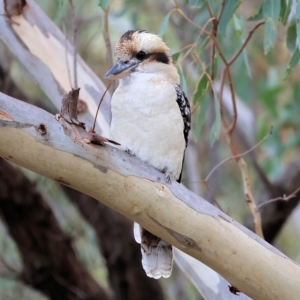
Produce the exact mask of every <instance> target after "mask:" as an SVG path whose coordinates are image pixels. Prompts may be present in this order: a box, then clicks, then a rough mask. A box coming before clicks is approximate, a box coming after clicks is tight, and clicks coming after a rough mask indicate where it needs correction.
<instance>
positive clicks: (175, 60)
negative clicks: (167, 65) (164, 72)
mask: <svg viewBox="0 0 300 300" xmlns="http://www.w3.org/2000/svg"><path fill="white" fill-rule="evenodd" d="M180 53H181V52H180V51H179V52H176V53H174V54H172V60H173V64H174V65H175V64H176V63H177V60H178V58H179V56H180Z"/></svg>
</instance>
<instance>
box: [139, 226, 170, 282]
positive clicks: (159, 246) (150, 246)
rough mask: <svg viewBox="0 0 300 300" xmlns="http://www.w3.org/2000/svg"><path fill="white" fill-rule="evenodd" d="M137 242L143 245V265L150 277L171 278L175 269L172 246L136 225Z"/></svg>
mask: <svg viewBox="0 0 300 300" xmlns="http://www.w3.org/2000/svg"><path fill="white" fill-rule="evenodd" d="M133 232H134V238H135V241H136V242H137V243H139V244H141V252H142V264H143V268H144V270H145V272H146V274H147V276H149V277H153V278H155V279H158V278H160V277H161V276H162V277H165V278H167V277H169V276H170V275H171V273H172V267H173V249H172V245H171V244H169V243H167V242H166V241H164V240H162V239H161V238H159V237H157V236H155V235H154V234H152V233H150V232H149V231H147V230H146V229H144V228H142V227H141V226H140V225H139V224H137V223H134V227H133Z"/></svg>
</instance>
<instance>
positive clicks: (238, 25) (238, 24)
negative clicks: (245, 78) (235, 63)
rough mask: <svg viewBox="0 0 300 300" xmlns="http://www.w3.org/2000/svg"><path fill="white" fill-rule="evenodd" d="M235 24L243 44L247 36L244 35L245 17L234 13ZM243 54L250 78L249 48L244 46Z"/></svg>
mask: <svg viewBox="0 0 300 300" xmlns="http://www.w3.org/2000/svg"><path fill="white" fill-rule="evenodd" d="M233 24H234V28H235V31H236V33H237V34H236V35H237V36H238V37H240V41H241V44H243V43H244V41H245V37H244V34H243V33H244V32H245V23H244V20H243V19H240V18H238V17H237V16H236V15H235V14H234V15H233ZM242 56H243V60H244V63H245V66H246V69H247V73H248V75H249V77H250V78H252V74H251V68H250V64H249V60H248V52H247V49H246V48H244V49H243V52H242Z"/></svg>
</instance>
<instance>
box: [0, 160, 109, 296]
mask: <svg viewBox="0 0 300 300" xmlns="http://www.w3.org/2000/svg"><path fill="white" fill-rule="evenodd" d="M0 215H1V217H2V218H3V220H4V222H5V223H6V224H7V227H8V229H9V232H10V234H11V236H12V237H13V239H14V240H15V242H16V243H17V245H18V248H19V250H20V252H21V255H22V259H23V271H22V274H21V275H20V278H21V280H22V281H23V282H24V283H26V284H28V285H30V286H32V287H33V288H35V289H38V290H40V291H41V292H43V293H44V294H45V295H47V296H48V297H50V299H53V300H54V299H55V300H77V299H86V300H98V299H110V297H109V296H108V295H107V293H106V292H105V291H104V290H103V289H102V288H101V287H100V286H99V285H98V284H97V283H96V282H95V280H94V279H93V278H92V277H91V276H90V274H89V273H88V272H87V271H86V270H85V269H84V267H83V266H82V265H81V264H80V262H79V261H78V259H77V257H76V254H75V252H74V250H73V248H72V246H71V240H70V238H69V237H68V236H66V235H65V234H64V232H63V231H62V230H61V228H60V227H59V224H58V222H57V220H56V219H55V216H54V214H53V212H52V210H51V208H50V207H49V206H48V204H47V203H46V202H45V201H44V200H43V198H42V196H41V195H40V194H39V192H38V191H37V190H36V188H35V185H34V184H33V183H32V182H30V181H29V180H28V179H27V178H26V177H25V176H24V175H23V174H22V173H21V172H20V171H19V170H17V169H16V168H15V167H13V166H12V165H11V164H9V163H8V162H6V161H5V160H4V159H1V158H0Z"/></svg>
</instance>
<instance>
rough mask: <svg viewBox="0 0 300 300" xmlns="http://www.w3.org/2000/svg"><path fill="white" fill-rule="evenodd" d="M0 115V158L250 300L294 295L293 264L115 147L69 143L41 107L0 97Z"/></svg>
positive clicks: (299, 274)
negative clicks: (152, 239) (94, 206)
mask: <svg viewBox="0 0 300 300" xmlns="http://www.w3.org/2000/svg"><path fill="white" fill-rule="evenodd" d="M0 110H1V112H0V116H1V118H2V120H1V121H0V137H1V140H0V155H1V156H3V157H5V158H6V159H9V160H11V161H13V162H15V163H17V164H20V165H22V166H24V167H26V168H28V169H31V170H33V171H34V172H36V173H39V174H41V175H43V176H46V177H49V178H52V179H54V180H56V181H59V182H61V183H64V184H66V185H69V186H71V187H73V188H76V189H78V190H80V191H82V192H84V193H86V194H88V195H90V196H92V197H94V198H96V199H98V200H101V201H102V202H103V203H104V204H106V205H108V206H110V207H111V208H113V209H115V210H117V211H118V212H120V213H122V214H124V215H125V216H127V217H129V218H131V219H133V220H134V221H136V222H139V223H140V224H141V225H142V226H143V227H145V228H146V229H148V230H150V231H151V232H153V233H154V234H156V235H158V236H160V237H162V238H164V239H165V240H166V241H168V242H170V243H172V244H173V245H175V246H176V247H177V248H179V249H181V250H182V251H184V252H186V253H187V254H189V255H191V256H193V257H195V258H197V259H198V260H200V261H202V262H203V263H205V264H207V265H208V266H210V267H211V268H213V269H214V270H216V271H217V272H218V273H220V274H221V275H222V276H223V277H225V278H226V279H227V280H228V281H229V282H230V283H231V284H232V285H233V286H234V287H236V288H237V289H238V290H240V291H242V292H244V293H245V294H247V295H248V296H250V297H252V298H260V299H296V298H295V297H297V296H295V295H299V294H300V280H299V278H300V267H299V266H298V265H297V264H295V263H294V262H292V261H291V260H290V259H288V258H287V257H286V256H284V255H283V254H282V253H280V252H279V251H278V250H277V249H275V248H273V247H272V246H271V245H269V244H268V243H266V242H265V241H263V240H262V239H260V238H259V237H258V236H256V235H255V234H253V233H252V232H251V231H249V230H247V229H246V228H244V227H243V226H241V225H240V224H238V223H237V222H235V221H234V220H233V219H231V218H229V217H228V216H227V215H225V214H224V213H222V212H221V211H219V210H218V209H217V208H215V207H213V206H212V205H210V204H209V203H207V202H206V201H204V200H203V199H202V198H200V197H197V196H196V195H194V194H193V193H191V192H190V191H189V190H187V189H186V188H184V187H183V186H182V185H180V184H177V183H176V182H172V183H168V182H167V181H166V179H165V178H164V175H163V174H161V173H160V172H159V171H157V170H155V169H153V168H151V167H148V166H147V165H146V164H144V163H142V162H141V161H139V160H138V159H137V158H135V157H131V156H129V155H128V154H126V153H123V152H121V151H119V150H117V149H114V148H111V147H109V146H106V147H103V146H94V145H90V144H88V145H87V144H85V143H83V142H80V141H74V140H71V139H70V138H69V137H68V136H66V135H65V133H64V129H63V127H62V126H61V125H60V123H59V122H57V121H56V120H55V119H54V117H53V116H52V115H50V114H48V113H46V112H44V111H43V110H41V109H38V108H35V107H33V106H31V105H28V104H26V103H23V102H20V101H17V100H15V99H13V98H10V97H8V96H5V95H3V94H0ZM21 148H22V151H20V149H21Z"/></svg>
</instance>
